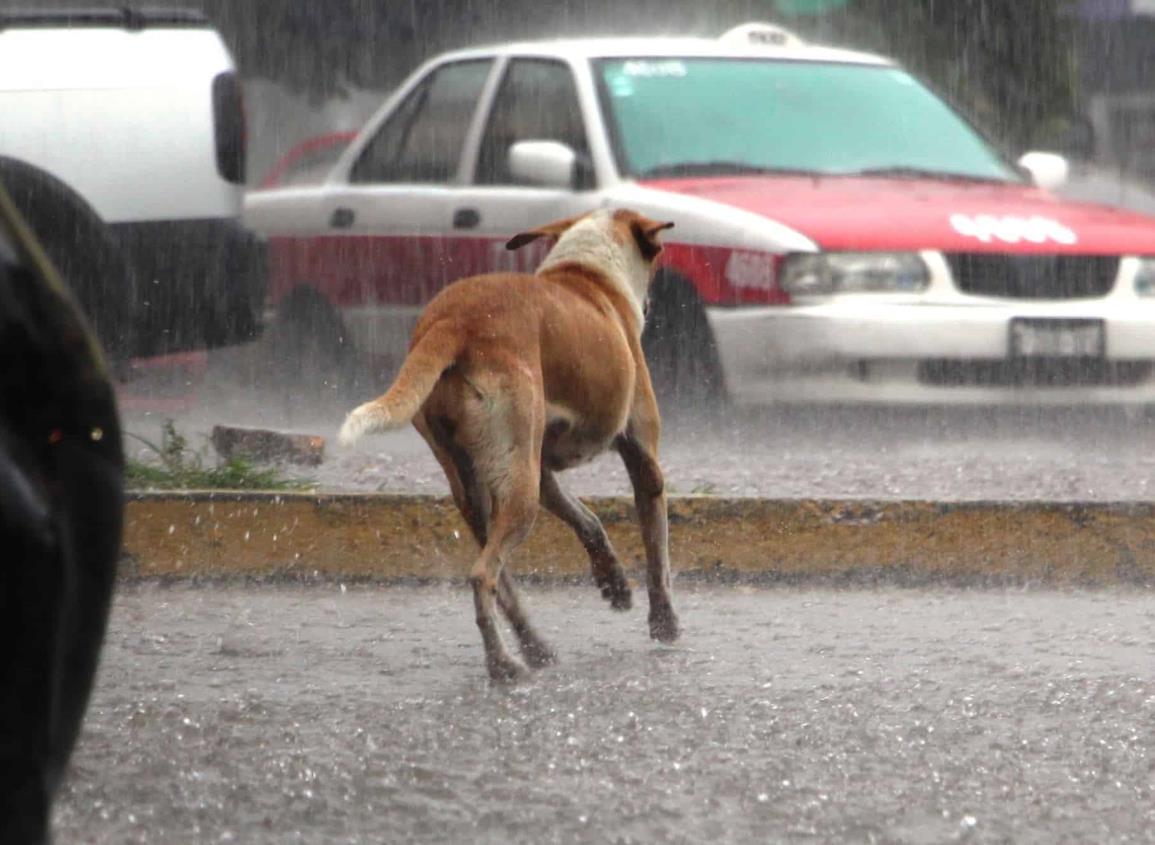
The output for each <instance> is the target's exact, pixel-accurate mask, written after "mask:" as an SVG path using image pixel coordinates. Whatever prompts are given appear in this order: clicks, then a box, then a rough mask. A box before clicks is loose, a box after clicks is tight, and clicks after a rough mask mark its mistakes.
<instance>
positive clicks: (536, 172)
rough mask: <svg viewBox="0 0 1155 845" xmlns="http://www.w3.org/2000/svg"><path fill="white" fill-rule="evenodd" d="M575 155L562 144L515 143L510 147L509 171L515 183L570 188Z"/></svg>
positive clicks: (572, 179)
mask: <svg viewBox="0 0 1155 845" xmlns="http://www.w3.org/2000/svg"><path fill="white" fill-rule="evenodd" d="M576 167H577V153H575V152H574V151H573V149H571V148H570V147H569V146H568V145H566V144H563V143H562V142H561V141H518V142H516V143H515V144H513V145H511V146H510V148H509V172H510V174H511V175H512V176H513V178H514V179H516V180H517V181H518V182H521V183H525V184H530V185H542V186H545V187H548V188H573V187H574V173H575V170H576Z"/></svg>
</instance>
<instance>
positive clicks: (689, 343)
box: [642, 268, 728, 416]
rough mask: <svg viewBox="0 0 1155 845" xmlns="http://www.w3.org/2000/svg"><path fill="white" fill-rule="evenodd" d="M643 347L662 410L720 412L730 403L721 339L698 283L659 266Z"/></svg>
mask: <svg viewBox="0 0 1155 845" xmlns="http://www.w3.org/2000/svg"><path fill="white" fill-rule="evenodd" d="M642 351H643V352H644V353H645V356H646V363H647V365H648V367H649V369H650V379H651V381H652V382H653V385H654V392H655V393H656V394H657V397H658V407H659V408H660V409H661V411H662V413H663V414H667V415H671V416H677V415H685V414H687V413H693V414H706V415H710V414H713V413H716V412H718V411H720V410H722V409H723V408H725V407H726V405H727V404H728V394H727V392H726V383H725V379H724V377H723V374H722V363H721V359H720V357H719V355H718V344H717V342H716V340H715V339H714V332H713V331H712V330H711V328H710V323H709V321H708V320H707V318H706V310H705V308H703V307H702V300H701V299H700V298H699V296H698V292H697V290H696V289H695V288H694V285H693V284H692V283H691V282H690V281H689V280H688V279H687V278H686V277H685V276H682V275H681V274H679V273H677V272H675V271H673V270H670V269H666V268H663V269H659V270H658V272H657V273H656V274H655V275H654V281H653V283H652V284H651V285H650V303H649V308H648V310H647V312H646V327H645V331H644V332H643V333H642Z"/></svg>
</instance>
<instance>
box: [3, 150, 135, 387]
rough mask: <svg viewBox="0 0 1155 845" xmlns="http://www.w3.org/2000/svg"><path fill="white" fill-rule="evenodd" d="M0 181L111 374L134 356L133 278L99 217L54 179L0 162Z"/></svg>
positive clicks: (21, 166)
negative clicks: (109, 365)
mask: <svg viewBox="0 0 1155 845" xmlns="http://www.w3.org/2000/svg"><path fill="white" fill-rule="evenodd" d="M0 180H3V181H4V183H5V185H6V187H7V188H8V191H9V193H10V194H11V195H12V199H13V202H15V204H16V207H17V209H19V211H20V213H21V214H22V215H23V216H24V219H25V220H26V221H27V222H28V225H29V226H30V227H31V228H32V231H33V233H34V234H35V235H36V237H37V239H38V240H39V241H40V245H41V246H42V247H43V248H44V252H45V253H46V254H47V255H48V257H49V259H51V261H52V263H53V265H55V267H56V270H57V272H59V273H60V276H61V278H62V279H63V280H64V282H65V284H67V285H68V287H69V288H70V289H71V291H72V293H73V295H74V296H75V297H76V299H77V302H78V303H79V304H80V307H81V310H82V311H83V312H84V314H85V316H86V317H87V318H88V320H89V322H90V323H91V325H92V327H93V329H94V331H95V333H96V336H97V337H98V338H99V339H100V342H101V344H102V345H103V347H104V349H105V352H106V353H107V354H108V356H109V358H110V359H111V363H112V365H113V369H114V371H116V370H121V369H122V368H123V367H124V366H125V365H126V362H127V360H128V358H129V356H131V355H133V354H135V353H136V352H137V349H136V344H135V341H136V338H135V337H134V331H133V319H132V318H133V312H132V308H133V306H134V304H135V303H136V300H137V297H136V277H135V274H134V273H133V271H132V268H131V267H130V265H129V263H128V261H127V259H126V258H125V257H124V253H123V252H122V250H121V248H120V245H119V244H118V243H117V241H116V239H115V238H114V237H113V235H112V233H111V232H110V231H109V229H108V227H107V226H106V225H105V224H104V221H103V220H101V219H100V216H99V215H98V214H97V213H96V212H95V211H94V210H93V209H92V207H91V206H89V205H88V203H86V202H85V201H84V200H83V199H82V198H81V197H79V196H78V195H77V194H76V193H75V192H73V191H72V190H70V189H69V188H68V186H67V185H65V184H64V183H63V182H61V181H60V180H58V179H56V178H54V177H53V176H50V175H49V174H47V173H44V172H43V171H40V170H37V169H36V168H34V167H30V166H28V165H26V164H23V163H22V162H18V161H14V160H12V159H4V158H0Z"/></svg>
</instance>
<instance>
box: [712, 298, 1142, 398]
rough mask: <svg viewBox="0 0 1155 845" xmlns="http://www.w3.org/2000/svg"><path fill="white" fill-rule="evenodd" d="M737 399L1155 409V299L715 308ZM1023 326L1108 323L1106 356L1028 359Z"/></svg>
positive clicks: (847, 301)
mask: <svg viewBox="0 0 1155 845" xmlns="http://www.w3.org/2000/svg"><path fill="white" fill-rule="evenodd" d="M708 315H709V319H710V324H711V327H712V328H713V330H714V335H715V338H716V340H717V343H718V349H719V354H720V356H721V360H722V365H723V369H724V372H725V377H726V382H727V386H728V388H729V390H730V393H731V395H732V396H733V397H734V399H735V400H736V401H738V402H775V401H781V402H849V403H856V402H877V403H912V404H923V403H926V404H994V405H1001V404H1083V403H1102V404H1114V403H1124V404H1126V403H1138V404H1144V403H1155V302H1149V301H1146V300H1141V299H1138V298H1121V297H1112V298H1104V299H1095V300H1086V299H1084V300H1070V301H1065V302H1030V301H1021V300H1019V301H990V300H975V302H973V303H967V304H955V303H951V304H934V303H925V302H918V301H914V300H910V299H907V300H902V299H900V298H898V297H896V298H895V299H893V300H890V301H879V300H877V299H871V298H868V297H845V298H841V299H839V300H837V301H833V302H825V303H819V304H810V305H794V306H786V307H773V308H742V309H709V310H708ZM1016 320H1044V321H1045V320H1080V321H1088V320H1090V321H1099V322H1101V325H1102V327H1103V328H1102V331H1103V348H1102V354H1101V355H1097V356H1095V357H1094V359H1093V360H1089V359H1087V358H1086V357H1082V358H1080V359H1064V358H1050V359H1040V360H1024V359H1023V358H1022V357H1021V356H1018V355H1016V354H1014V352H1013V351H1012V348H1011V347H1012V342H1011V324H1012V321H1016Z"/></svg>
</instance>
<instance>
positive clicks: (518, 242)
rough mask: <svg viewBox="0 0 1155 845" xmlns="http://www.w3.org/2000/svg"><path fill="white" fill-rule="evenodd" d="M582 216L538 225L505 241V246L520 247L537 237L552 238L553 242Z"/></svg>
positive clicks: (507, 247) (508, 247)
mask: <svg viewBox="0 0 1155 845" xmlns="http://www.w3.org/2000/svg"><path fill="white" fill-rule="evenodd" d="M582 217H585V215H584V214H581V215H578V216H577V217H567V218H566V219H565V220H555V221H554V222H553V223H547V224H546V225H544V226H538V227H537V228H536V229H530V230H529V231H528V232H521V233H520V234H517V235H514V236H513V237H512V238H510V239H509V240H508V241H506V244H505V248H506V249H521V247H523V246H525V245H526V244H530V243H533V242H534V241H536V240H537V239H538V238H552V239H553V240H554V242H556V241H557V239H558V238H560V237H561V236H562V235H563V234H565V230H566V229H568V228H569V227H570V226H572V225H573V224H574V223H576V222H578V221H579V220H581V219H582Z"/></svg>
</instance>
